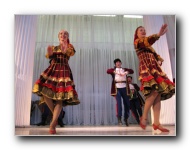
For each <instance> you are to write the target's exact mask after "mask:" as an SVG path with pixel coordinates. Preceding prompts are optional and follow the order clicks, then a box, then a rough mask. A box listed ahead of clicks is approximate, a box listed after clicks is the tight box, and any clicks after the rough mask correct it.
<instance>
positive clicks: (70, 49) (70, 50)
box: [66, 44, 76, 56]
mask: <svg viewBox="0 0 190 150" xmlns="http://www.w3.org/2000/svg"><path fill="white" fill-rule="evenodd" d="M75 52H76V51H75V48H74V47H73V45H72V44H69V45H68V48H67V51H66V54H67V56H73V55H74V54H75Z"/></svg>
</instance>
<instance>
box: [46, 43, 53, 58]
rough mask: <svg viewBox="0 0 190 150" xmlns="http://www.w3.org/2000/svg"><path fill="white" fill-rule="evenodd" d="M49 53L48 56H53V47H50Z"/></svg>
mask: <svg viewBox="0 0 190 150" xmlns="http://www.w3.org/2000/svg"><path fill="white" fill-rule="evenodd" d="M47 52H48V55H49V56H51V55H52V54H53V49H52V46H50V45H49V46H48V48H47Z"/></svg>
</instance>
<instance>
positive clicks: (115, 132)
mask: <svg viewBox="0 0 190 150" xmlns="http://www.w3.org/2000/svg"><path fill="white" fill-rule="evenodd" d="M164 127H166V128H167V129H169V130H170V132H169V133H163V132H161V131H158V130H156V131H154V130H153V129H152V126H150V125H149V126H147V128H146V130H142V129H141V128H140V127H139V125H130V126H128V127H126V126H65V127H59V126H57V128H56V131H57V133H56V134H55V135H51V134H49V133H48V130H49V125H46V126H35V125H32V126H30V127H24V128H22V127H16V128H15V135H16V136H176V128H175V126H173V125H164Z"/></svg>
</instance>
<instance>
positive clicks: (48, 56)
mask: <svg viewBox="0 0 190 150" xmlns="http://www.w3.org/2000/svg"><path fill="white" fill-rule="evenodd" d="M54 48H55V46H52V51H54ZM45 56H46V58H47V59H51V58H52V56H53V55H51V56H50V55H49V53H48V51H47V53H46V55H45Z"/></svg>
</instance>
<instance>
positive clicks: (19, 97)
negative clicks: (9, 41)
mask: <svg viewBox="0 0 190 150" xmlns="http://www.w3.org/2000/svg"><path fill="white" fill-rule="evenodd" d="M36 25H37V16H32V15H31V16H30V15H26V16H25V15H15V40H14V42H15V43H14V46H15V58H14V65H15V66H14V69H15V76H14V77H15V84H14V88H15V126H29V125H30V107H31V95H32V93H31V90H32V79H33V64H34V50H35V41H36V29H37V26H36Z"/></svg>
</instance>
